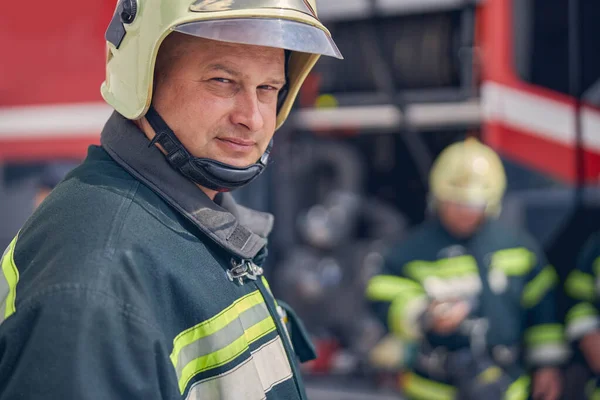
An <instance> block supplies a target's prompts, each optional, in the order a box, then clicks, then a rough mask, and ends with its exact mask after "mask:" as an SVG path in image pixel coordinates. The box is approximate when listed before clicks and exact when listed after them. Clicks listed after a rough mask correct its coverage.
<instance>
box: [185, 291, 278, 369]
mask: <svg viewBox="0 0 600 400" xmlns="http://www.w3.org/2000/svg"><path fill="white" fill-rule="evenodd" d="M269 315H270V314H269V310H268V309H267V306H266V305H265V303H260V304H257V305H255V306H253V307H251V308H249V309H247V310H246V311H244V312H243V313H242V314H240V316H239V317H238V318H236V319H234V320H233V321H231V322H230V323H229V324H228V325H227V326H225V327H224V328H223V329H220V330H218V331H217V332H215V333H213V334H212V335H209V336H206V337H203V338H201V339H198V340H196V341H195V342H192V343H190V344H188V345H187V346H185V347H184V348H182V349H181V352H180V353H179V356H178V358H177V367H176V368H175V371H176V373H177V378H178V379H180V378H181V374H182V371H183V369H184V368H185V367H186V365H188V363H190V362H191V361H193V360H195V359H197V358H199V357H202V356H205V355H207V354H210V353H212V352H215V351H217V350H219V349H222V348H224V347H226V346H227V345H229V344H231V343H233V342H234V341H235V340H236V339H238V338H239V337H240V336H243V335H244V330H246V329H248V328H250V327H251V326H253V325H255V324H257V323H259V322H260V321H262V320H264V319H265V318H267V317H269Z"/></svg>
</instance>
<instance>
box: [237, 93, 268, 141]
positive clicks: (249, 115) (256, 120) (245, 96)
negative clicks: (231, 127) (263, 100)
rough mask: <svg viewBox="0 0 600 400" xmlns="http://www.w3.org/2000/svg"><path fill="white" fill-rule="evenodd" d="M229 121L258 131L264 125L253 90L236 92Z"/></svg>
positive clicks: (256, 96)
mask: <svg viewBox="0 0 600 400" xmlns="http://www.w3.org/2000/svg"><path fill="white" fill-rule="evenodd" d="M231 122H232V123H234V124H236V125H243V126H245V127H246V128H247V129H248V130H249V131H251V132H256V131H259V130H261V129H262V128H263V127H264V124H265V121H264V118H263V115H262V113H261V109H260V104H259V100H258V95H257V93H256V92H255V91H243V92H242V93H239V94H238V96H237V98H236V104H235V109H234V111H233V112H232V114H231Z"/></svg>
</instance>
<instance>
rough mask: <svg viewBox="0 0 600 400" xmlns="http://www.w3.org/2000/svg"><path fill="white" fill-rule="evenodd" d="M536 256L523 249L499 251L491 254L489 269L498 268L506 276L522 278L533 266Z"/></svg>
mask: <svg viewBox="0 0 600 400" xmlns="http://www.w3.org/2000/svg"><path fill="white" fill-rule="evenodd" d="M535 261H536V256H535V254H534V253H533V252H531V251H529V250H527V249H526V248H524V247H518V248H514V249H506V250H500V251H497V252H495V253H494V254H492V259H491V268H498V269H500V270H502V271H503V272H504V273H505V274H506V275H514V276H523V275H525V274H527V273H528V272H529V271H531V268H533V266H534V265H535Z"/></svg>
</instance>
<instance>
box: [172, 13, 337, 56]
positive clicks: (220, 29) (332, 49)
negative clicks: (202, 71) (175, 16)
mask: <svg viewBox="0 0 600 400" xmlns="http://www.w3.org/2000/svg"><path fill="white" fill-rule="evenodd" d="M173 29H174V30H175V31H177V32H181V33H186V34H188V35H193V36H197V37H201V38H205V39H212V40H219V41H222V42H230V43H240V44H249V45H256V46H266V47H276V48H280V49H285V50H291V51H299V52H302V53H312V54H321V55H324V56H331V57H335V58H340V59H341V58H343V57H342V54H341V53H340V51H339V49H338V48H337V46H336V45H335V42H334V41H333V39H332V38H331V37H330V36H329V35H328V34H326V33H325V32H324V31H322V30H321V29H319V28H316V27H314V26H310V25H307V24H303V23H301V22H296V21H290V20H285V19H272V18H268V19H267V18H237V19H221V20H219V19H217V20H210V21H196V22H188V23H185V24H181V25H179V26H177V27H175V28H173Z"/></svg>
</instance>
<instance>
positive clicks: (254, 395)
mask: <svg viewBox="0 0 600 400" xmlns="http://www.w3.org/2000/svg"><path fill="white" fill-rule="evenodd" d="M291 378H292V369H291V368H290V364H289V362H288V359H287V356H286V354H285V349H284V348H283V343H282V342H281V338H280V337H276V338H275V339H273V340H271V341H270V342H268V343H266V344H264V345H263V346H261V347H260V348H259V349H257V350H256V351H254V352H253V353H252V356H251V357H250V358H249V359H248V360H246V361H245V362H243V363H242V364H240V365H238V366H236V367H235V368H233V369H232V370H230V371H227V372H225V373H223V374H221V375H218V376H214V377H211V378H208V379H206V380H204V381H200V382H197V383H195V384H194V385H193V386H192V387H191V389H190V391H189V393H188V395H187V397H186V400H205V399H211V400H240V399H244V400H262V399H265V398H266V397H267V396H266V393H268V392H269V391H270V390H271V389H273V388H274V387H275V386H277V385H278V384H279V383H282V382H285V381H286V380H288V379H291Z"/></svg>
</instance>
